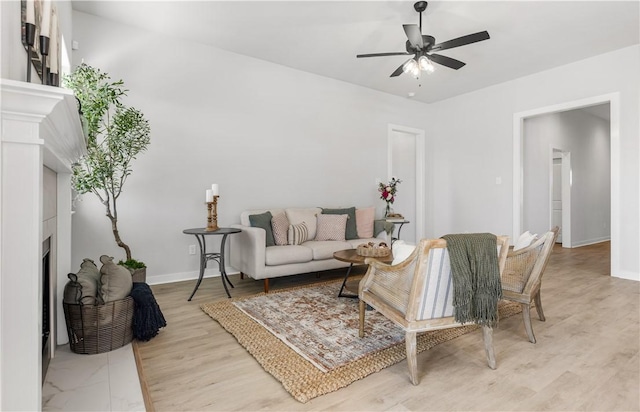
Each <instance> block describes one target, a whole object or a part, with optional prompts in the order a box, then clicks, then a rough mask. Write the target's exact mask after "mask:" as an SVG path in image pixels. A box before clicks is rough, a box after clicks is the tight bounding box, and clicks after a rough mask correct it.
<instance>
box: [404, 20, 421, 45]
mask: <svg viewBox="0 0 640 412" xmlns="http://www.w3.org/2000/svg"><path fill="white" fill-rule="evenodd" d="M402 27H403V28H404V32H405V34H406V35H407V38H408V39H409V43H411V45H412V46H413V47H417V48H418V49H422V48H423V47H424V43H423V42H422V33H420V28H419V27H418V26H417V25H415V24H403V25H402Z"/></svg>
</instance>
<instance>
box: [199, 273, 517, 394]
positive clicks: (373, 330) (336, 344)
mask: <svg viewBox="0 0 640 412" xmlns="http://www.w3.org/2000/svg"><path fill="white" fill-rule="evenodd" d="M339 287H340V284H339V283H336V282H335V281H332V282H325V283H318V284H314V285H310V286H303V287H298V288H291V289H286V290H282V291H273V292H270V293H269V294H264V293H261V294H258V295H254V296H249V297H242V298H235V299H229V300H224V301H220V302H214V303H208V304H204V305H202V310H203V311H204V312H205V313H207V314H208V315H209V316H210V317H211V318H213V319H214V320H216V321H217V322H218V323H220V325H221V326H222V327H223V328H224V329H226V330H227V331H228V332H229V333H231V334H232V335H233V336H234V337H235V338H236V339H237V340H238V343H240V345H242V346H243V347H244V348H246V349H247V351H248V352H249V353H250V354H251V355H252V356H253V357H254V358H255V359H256V360H257V361H258V363H260V365H261V366H262V367H263V368H264V369H265V370H266V371H267V372H269V373H270V374H271V375H272V376H273V377H275V378H276V379H277V380H278V381H280V382H281V383H282V385H283V387H284V388H285V390H286V391H287V392H289V393H290V394H291V395H292V396H293V397H294V398H295V399H296V400H298V401H299V402H302V403H305V402H307V401H309V400H311V399H313V398H315V397H317V396H320V395H324V394H326V393H329V392H333V391H336V390H338V389H340V388H343V387H345V386H347V385H349V384H351V383H353V382H355V381H356V380H359V379H362V378H364V377H366V376H368V375H370V374H372V373H374V372H378V371H380V370H382V369H384V368H386V367H388V366H391V365H394V364H396V363H398V362H400V361H402V360H404V359H405V358H406V352H405V345H404V332H403V331H402V329H400V328H399V327H397V326H395V325H394V324H392V323H391V322H390V321H388V320H387V319H386V318H384V317H383V316H381V315H380V314H378V313H377V312H376V311H367V313H366V317H365V319H366V320H365V322H366V326H365V337H364V338H363V339H360V338H359V337H358V304H357V300H356V299H349V298H338V297H337V292H338V290H339ZM499 310H500V317H501V318H505V317H508V316H512V315H514V314H516V313H520V311H521V308H520V305H518V304H513V303H509V302H506V301H501V302H500V308H499ZM477 328H478V326H476V325H469V326H465V327H461V328H453V329H444V330H440V331H433V332H425V333H422V334H420V335H418V339H417V347H418V352H422V351H425V350H427V349H430V348H432V347H434V346H436V345H438V344H439V343H442V342H446V341H448V340H451V339H454V338H456V337H458V336H461V335H464V334H466V333H469V332H471V331H473V330H476V329H477ZM478 339H482V337H481V336H479V337H478Z"/></svg>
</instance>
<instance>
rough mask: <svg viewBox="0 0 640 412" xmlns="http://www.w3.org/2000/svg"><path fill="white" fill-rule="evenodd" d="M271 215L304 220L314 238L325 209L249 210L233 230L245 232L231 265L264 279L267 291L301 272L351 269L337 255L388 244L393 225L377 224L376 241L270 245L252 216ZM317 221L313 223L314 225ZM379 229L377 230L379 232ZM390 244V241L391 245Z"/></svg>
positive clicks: (235, 239) (234, 239) (234, 240)
mask: <svg viewBox="0 0 640 412" xmlns="http://www.w3.org/2000/svg"><path fill="white" fill-rule="evenodd" d="M266 211H269V212H271V214H272V215H274V216H275V215H277V214H279V213H282V212H284V213H285V214H286V215H287V218H288V220H289V222H290V223H291V224H298V223H301V222H302V221H304V222H305V223H306V224H308V225H309V226H310V228H309V232H310V235H314V234H315V231H316V228H315V225H316V223H315V219H316V216H317V215H318V214H321V213H322V208H319V207H315V208H285V209H260V210H247V211H244V212H242V214H241V215H240V224H233V225H231V227H233V228H238V229H241V230H242V232H241V233H238V234H235V235H233V236H231V237H230V241H231V250H230V259H231V266H233V267H234V268H235V269H238V270H239V271H240V273H241V276H243V275H247V276H249V277H251V278H253V279H256V280H259V279H263V280H264V290H265V292H268V291H269V279H271V278H277V277H282V276H289V275H294V274H300V273H309V272H318V271H323V270H330V269H336V268H340V267H347V266H349V263H345V262H341V261H338V260H336V259H334V258H333V253H334V252H337V251H339V250H345V249H355V248H356V247H357V246H358V245H359V244H361V243H367V242H375V243H379V242H387V239H390V238H391V236H390V235H391V231H392V230H393V224H391V225H389V224H385V222H384V221H375V223H374V233H377V234H378V235H377V237H375V238H366V239H360V238H358V239H350V240H344V241H341V240H320V241H318V240H315V239H314V237H315V236H314V237H312V236H310V238H311V239H310V240H307V241H306V242H303V243H302V244H300V245H286V246H266V231H265V229H263V228H259V227H252V226H251V224H250V220H249V216H250V215H256V214H260V213H264V212H266ZM312 220H313V222H311V221H312ZM375 229H377V230H375ZM387 243H389V242H387Z"/></svg>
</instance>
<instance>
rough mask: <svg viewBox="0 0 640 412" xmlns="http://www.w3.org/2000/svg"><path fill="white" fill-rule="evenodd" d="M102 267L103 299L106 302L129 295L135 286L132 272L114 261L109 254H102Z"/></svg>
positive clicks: (101, 291)
mask: <svg viewBox="0 0 640 412" xmlns="http://www.w3.org/2000/svg"><path fill="white" fill-rule="evenodd" d="M100 262H102V267H101V268H100V273H101V274H102V277H101V278H100V280H101V283H102V289H101V290H100V293H101V294H102V299H103V300H104V301H105V303H106V302H113V301H114V300H121V299H124V298H126V297H127V296H129V294H130V293H131V288H132V287H133V280H132V279H131V272H130V271H129V269H127V268H126V267H124V266H121V265H116V264H115V263H113V258H112V257H109V256H107V255H102V256H100Z"/></svg>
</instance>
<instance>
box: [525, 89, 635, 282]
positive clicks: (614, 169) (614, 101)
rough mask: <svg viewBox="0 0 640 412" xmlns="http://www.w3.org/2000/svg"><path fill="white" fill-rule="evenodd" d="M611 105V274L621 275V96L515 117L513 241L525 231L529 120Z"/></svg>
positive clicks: (572, 102) (535, 111) (613, 95)
mask: <svg viewBox="0 0 640 412" xmlns="http://www.w3.org/2000/svg"><path fill="white" fill-rule="evenodd" d="M606 103H609V105H610V106H609V107H610V109H609V110H610V114H611V119H610V127H611V130H610V135H611V275H612V276H616V277H624V276H621V275H622V274H621V273H620V244H621V242H620V206H621V202H620V93H619V92H615V93H608V94H604V95H600V96H593V97H587V98H584V99H579V100H573V101H568V102H564V103H559V104H555V105H550V106H545V107H541V108H538V109H533V110H527V111H522V112H517V113H514V114H513V238H514V239H517V238H518V237H519V236H520V233H521V232H522V226H523V207H524V181H523V179H524V171H523V164H522V163H523V161H522V159H523V155H524V154H523V139H524V120H525V119H526V118H528V117H534V116H540V115H543V114H550V113H558V112H564V111H568V110H575V109H581V108H583V107H589V106H595V105H599V104H606Z"/></svg>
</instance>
